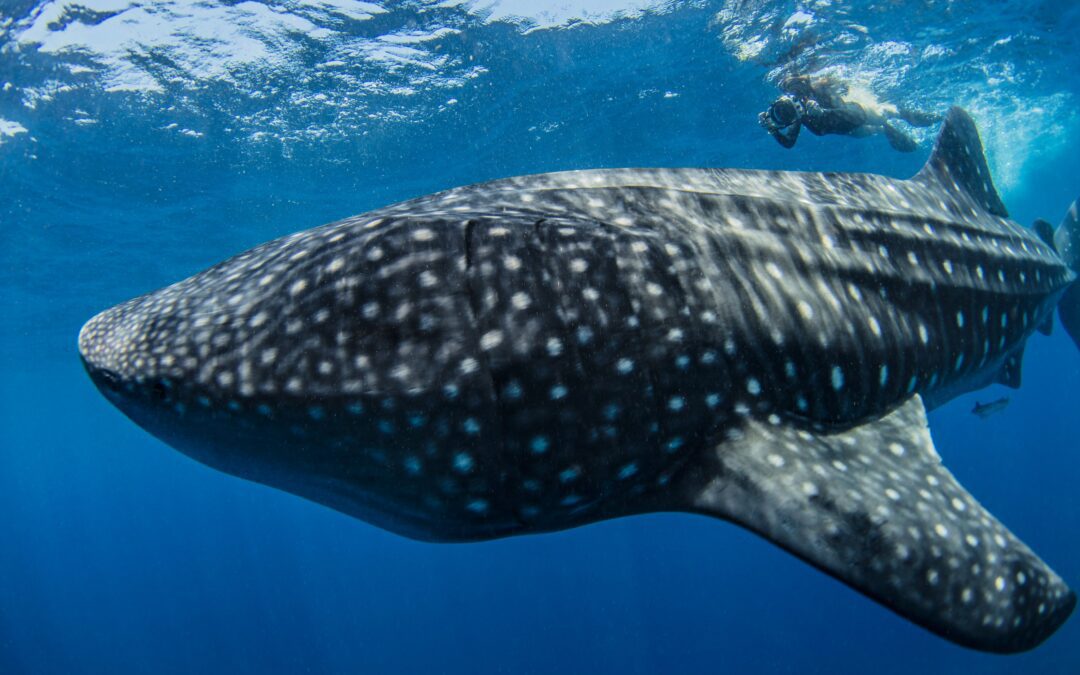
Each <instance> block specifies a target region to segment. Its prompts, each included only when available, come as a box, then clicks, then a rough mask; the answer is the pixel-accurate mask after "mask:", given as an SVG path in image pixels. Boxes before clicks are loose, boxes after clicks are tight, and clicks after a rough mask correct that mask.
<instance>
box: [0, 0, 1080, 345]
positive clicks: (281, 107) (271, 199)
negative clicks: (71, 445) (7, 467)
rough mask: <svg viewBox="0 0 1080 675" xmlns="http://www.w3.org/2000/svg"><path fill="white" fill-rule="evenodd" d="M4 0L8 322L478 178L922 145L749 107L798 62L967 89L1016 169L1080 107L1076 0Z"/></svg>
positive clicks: (58, 317)
mask: <svg viewBox="0 0 1080 675" xmlns="http://www.w3.org/2000/svg"><path fill="white" fill-rule="evenodd" d="M0 11H2V12H5V13H4V14H0V45H2V46H0V178H2V179H3V180H2V185H0V214H2V216H3V219H4V222H5V223H6V225H5V227H4V230H3V233H2V234H0V237H2V239H0V242H2V243H3V245H4V251H3V253H0V256H6V257H7V258H9V259H8V260H7V261H6V262H8V263H9V264H7V265H4V270H3V271H2V272H0V282H2V286H3V290H2V291H0V293H2V294H3V295H0V300H2V301H4V302H5V303H9V304H10V305H11V306H17V307H18V308H19V310H18V311H17V312H16V315H17V316H18V320H17V321H15V322H13V324H11V325H9V326H7V327H5V328H4V329H2V330H4V331H11V330H15V331H21V332H22V333H23V334H28V333H31V332H36V331H37V330H38V329H39V328H40V327H41V326H42V325H43V324H46V325H48V326H51V327H53V328H51V329H47V330H52V329H56V330H57V331H58V332H57V335H60V334H61V333H63V337H64V339H66V338H67V337H70V335H69V333H70V332H71V330H73V328H74V327H75V326H77V321H76V320H75V319H71V318H69V317H76V318H78V317H83V316H85V315H88V314H89V312H90V311H91V310H93V309H95V308H97V307H99V306H101V305H103V304H108V303H109V302H112V301H116V300H120V299H123V298H124V297H127V296H129V295H131V294H133V293H136V292H139V291H143V290H149V289H150V288H152V287H154V286H157V285H160V284H162V283H165V282H168V281H171V280H174V279H175V278H177V277H178V276H180V275H181V274H185V273H189V272H193V271H195V270H196V269H198V268H199V267H200V266H202V265H205V264H209V263H211V262H214V261H215V260H217V259H220V258H221V257H223V256H224V255H227V254H228V253H231V252H235V251H237V250H240V249H241V248H243V247H244V246H247V245H250V244H254V243H257V242H258V241H261V240H263V239H266V238H268V237H269V236H273V235H275V234H279V233H283V232H287V231H292V230H295V229H299V228H301V227H306V226H310V225H314V224H317V223H319V222H322V221H325V220H329V219H331V218H334V217H340V216H344V215H348V214H350V213H354V212H357V211H359V210H362V209H365V208H369V207H373V206H377V205H379V204H381V203H385V202H387V201H390V200H393V199H400V198H405V197H409V196H413V195H415V194H417V193H421V192H425V191H430V190H435V189H439V188H444V187H449V186H452V185H454V184H458V183H462V182H468V181H473V180H483V179H487V178H493V177H497V176H501V175H506V174H512V173H525V172H536V171H544V170H552V169H564V168H582V167H587V166H612V165H669V166H671V165H681V166H689V165H704V166H709V165H713V166H720V165H732V166H763V165H769V166H775V167H781V168H813V169H821V168H836V169H851V168H873V169H875V170H882V171H884V170H888V169H889V168H890V166H891V167H892V169H893V170H894V171H895V172H898V173H900V174H903V173H904V172H906V171H909V170H910V168H911V167H912V166H917V162H916V161H915V160H910V159H908V158H897V159H896V160H895V162H894V164H893V165H882V164H881V163H880V162H878V163H877V164H874V163H873V162H869V161H864V162H863V163H862V164H860V161H859V160H858V156H856V158H855V159H854V160H853V159H852V151H851V149H850V148H851V147H852V146H850V145H844V144H831V145H828V146H826V145H825V144H822V145H821V146H814V147H821V148H822V150H821V151H820V152H819V153H817V154H816V155H808V154H807V153H806V152H803V153H802V154H795V153H790V154H787V155H783V154H780V153H779V152H778V150H777V149H776V148H773V147H771V143H769V142H766V141H767V139H765V138H763V137H762V135H761V132H760V130H759V129H758V128H757V126H756V124H755V122H754V114H755V113H756V111H757V110H759V109H761V107H762V106H763V105H764V104H765V103H767V101H768V100H769V98H770V97H771V96H773V95H774V94H775V89H774V87H773V86H772V83H775V82H777V81H778V80H779V79H780V78H781V77H783V75H785V74H787V73H789V72H808V73H819V72H824V73H831V74H835V75H838V76H839V77H842V78H843V79H845V80H847V81H850V82H853V83H855V84H858V85H862V86H864V87H866V88H868V89H870V90H872V91H873V92H874V93H875V94H876V95H877V96H879V97H881V98H882V99H887V100H890V101H892V102H895V103H903V104H907V105H909V106H913V107H922V108H932V109H942V108H944V107H945V106H946V105H948V104H950V103H959V104H961V105H964V106H966V107H968V108H969V109H970V110H972V111H973V112H974V113H975V114H976V115H977V117H978V118H979V120H980V123H981V126H982V130H983V135H984V138H986V140H987V141H988V145H989V146H990V147H991V151H992V163H993V165H994V170H995V174H996V177H997V180H998V183H999V185H1000V186H1001V187H1002V188H1003V190H1004V191H1006V193H1007V192H1008V190H1009V189H1010V188H1011V187H1013V186H1015V185H1016V184H1018V182H1019V181H1020V180H1021V178H1022V177H1023V173H1024V172H1023V170H1024V167H1025V166H1026V162H1030V161H1033V158H1034V159H1038V158H1039V157H1041V156H1048V155H1053V154H1054V153H1055V152H1058V151H1059V149H1060V147H1061V146H1062V144H1063V142H1064V138H1065V135H1066V132H1067V130H1069V129H1070V128H1074V127H1075V125H1076V122H1077V116H1076V114H1075V112H1074V108H1075V105H1076V100H1077V99H1076V89H1077V87H1076V76H1075V72H1076V70H1077V67H1078V66H1080V58H1078V56H1077V50H1076V49H1075V35H1076V34H1077V30H1078V29H1080V6H1078V4H1077V3H1075V2H1074V1H1073V0H1046V1H1044V2H1034V1H1027V2H1021V1H1019V0H1012V1H1008V2H997V3H993V5H992V9H991V8H989V3H985V2H979V1H970V2H963V1H958V0H953V1H948V0H921V1H906V2H902V1H900V0H895V1H892V2H888V1H887V2H880V1H877V2H869V1H866V2H843V3H841V2H830V1H829V0H820V1H818V2H764V1H761V0H728V1H727V2H667V3H650V2H647V1H645V0H584V1H579V2H571V1H570V0H547V1H546V2H532V1H530V0H511V1H509V2H483V1H481V2H458V1H456V0H446V1H443V2H419V1H412V2H385V3H370V2H356V1H353V0H308V1H301V0H285V1H281V2H274V3H260V2H250V1H249V2H238V3H237V2H214V1H207V0H164V1H162V2H155V3H142V2H132V1H130V0H69V1H63V0H56V1H53V2H42V3H32V2H21V3H20V2H17V1H16V2H14V3H11V2H9V3H8V4H7V9H6V10H0ZM917 134H922V135H921V136H920V138H921V139H922V140H923V141H924V144H925V142H926V141H928V134H929V132H917ZM801 145H805V144H801ZM864 146H865V147H864ZM864 146H859V151H858V152H867V153H870V150H869V148H871V147H872V146H867V145H866V144H864ZM826 148H827V149H826ZM918 154H920V155H922V154H924V153H918ZM870 156H871V155H870V154H867V155H864V156H863V158H864V160H867V158H868V157H870ZM889 161H893V160H891V159H890V160H889ZM920 161H921V158H920ZM763 162H765V164H763ZM1006 196H1007V195H1006ZM118 269H119V270H123V274H119V275H118V274H117V273H116V272H117V270H118ZM57 270H63V271H64V274H63V275H61V276H58V275H57V273H56V271H57ZM73 280H74V281H75V282H77V283H78V287H79V289H80V291H79V293H77V294H73V293H72V291H71V288H72V281H73ZM73 295H75V296H77V297H72V296H73Z"/></svg>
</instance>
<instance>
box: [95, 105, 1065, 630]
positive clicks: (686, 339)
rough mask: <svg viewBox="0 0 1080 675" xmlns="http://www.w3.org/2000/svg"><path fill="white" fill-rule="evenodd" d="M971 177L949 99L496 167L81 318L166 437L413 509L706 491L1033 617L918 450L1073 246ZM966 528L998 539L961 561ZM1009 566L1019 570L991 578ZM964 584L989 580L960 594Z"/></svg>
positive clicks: (917, 609)
mask: <svg viewBox="0 0 1080 675" xmlns="http://www.w3.org/2000/svg"><path fill="white" fill-rule="evenodd" d="M989 181H990V179H989V173H988V171H987V170H986V164H985V161H984V160H983V159H982V150H981V145H980V144H979V141H978V136H977V134H976V133H975V131H974V126H973V124H972V123H971V121H970V119H969V118H968V117H967V116H966V114H964V113H963V112H962V111H958V110H954V111H953V112H952V113H950V116H949V120H948V121H947V123H946V125H945V127H944V129H943V131H942V135H941V138H940V140H939V143H938V146H937V148H936V150H935V152H934V154H933V155H932V156H931V159H930V162H929V163H928V164H927V168H926V169H924V170H923V172H921V173H920V174H919V176H917V177H916V178H914V179H912V180H909V181H903V180H894V179H890V178H885V177H881V176H873V175H856V174H809V173H782V172H761V171H737V170H694V169H685V170H670V169H652V170H605V171H576V172H566V173H556V174H544V175H539V176H527V177H520V178H510V179H506V180H500V181H494V182H490V183H484V184H481V185H475V186H469V187H464V188H459V189H455V190H450V191H448V192H443V193H439V194H435V195H430V196H426V197H421V198H418V199H414V200H411V201H408V202H403V203H401V204H396V205H392V206H389V207H386V208H383V209H379V210H377V211H373V212H370V213H367V214H364V215H362V216H357V217H355V218H350V219H347V220H344V221H340V222H337V223H332V224H329V225H326V226H323V227H320V228H315V229H313V230H308V231H305V232H301V233H298V234H294V235H291V236H288V237H284V238H282V239H278V240H275V241H272V242H269V243H267V244H264V245H262V246H259V247H257V248H255V249H252V250H251V251H248V252H246V253H242V254H240V255H239V256H236V257H234V258H231V259H229V260H227V261H225V262H223V263H221V264H219V265H217V266H215V267H212V268H210V269H208V270H206V271H205V272H202V273H200V274H197V275H195V276H194V277H191V278H189V279H186V280H184V281H181V282H179V283H177V284H174V285H172V286H169V287H167V288H164V289H162V290H159V291H156V292H154V293H150V294H148V295H145V296H142V297H140V298H136V299H134V300H131V301H129V302H127V303H124V304H121V305H118V306H116V307H114V308H112V309H110V310H107V311H105V312H103V313H101V314H99V315H98V316H96V317H94V318H93V319H91V320H90V321H89V322H88V323H87V324H86V326H84V328H83V330H82V332H81V334H80V337H79V348H80V352H81V354H82V358H83V360H84V363H85V364H86V367H87V370H88V371H89V373H90V375H91V377H92V378H93V379H94V381H95V382H96V383H97V384H98V386H99V388H100V389H101V390H102V392H103V393H104V394H105V395H106V396H107V397H108V398H109V399H110V400H111V401H112V402H113V403H115V404H116V405H117V406H118V407H119V408H120V409H121V410H123V411H124V413H125V414H127V415H128V416H129V417H131V418H132V419H133V420H134V421H136V422H137V423H138V424H140V425H142V426H143V427H145V428H147V429H148V430H150V431H151V432H152V433H154V434H156V435H157V436H159V437H160V438H162V439H163V440H165V441H166V442H168V443H170V444H172V445H174V446H175V447H177V448H178V449H180V450H181V451H183V452H185V453H187V454H189V455H191V456H192V457H194V458H196V459H198V460H200V461H202V462H204V463H206V464H208V465H210V466H214V467H216V468H219V469H221V470H224V471H227V472H229V473H232V474H235V475H238V476H241V477H244V478H248V479H250V480H255V481H259V482H262V483H265V484H268V485H272V486H275V487H279V488H281V489H284V490H288V491H290V492H293V493H296V494H299V495H302V496H305V497H307V498H309V499H312V500H314V501H318V502H320V503H323V504H326V505H328V506H331V507H333V508H335V509H338V510H340V511H343V512H345V513H348V514H351V515H353V516H356V517H359V518H362V519H364V520H367V521H369V522H372V523H374V524H376V525H379V526H381V527H384V528H387V529H391V530H393V531H396V532H399V533H401V534H404V535H407V536H410V537H415V538H420V539H426V540H434V541H471V540H478V539H487V538H492V537H499V536H506V535H512V534H523V533H530V532H543V531H550V530H557V529H562V528H567V527H573V526H576V525H581V524H584V523H588V522H593V521H596V520H601V519H604V518H611V517H616V516H623V515H628V514H633V513H641V512H648V511H657V510H682V511H696V512H704V513H710V514H711V515H714V516H718V517H722V518H726V519H729V520H732V521H734V522H737V523H740V524H742V525H744V526H746V527H749V528H751V529H754V530H755V531H758V532H760V533H762V534H764V535H765V536H766V537H768V538H770V539H772V540H773V541H776V542H777V543H779V544H780V545H782V546H784V547H786V548H788V549H790V550H792V551H793V552H795V553H796V554H798V555H800V556H802V557H804V558H806V559H807V560H809V561H810V562H812V563H813V564H815V565H817V566H819V567H821V568H823V569H825V570H826V571H828V572H830V573H832V574H834V575H836V576H837V577H839V578H841V579H843V580H845V581H846V582H847V583H849V584H851V585H853V586H855V587H856V588H858V589H860V590H862V591H863V592H865V593H867V594H868V595H870V596H871V597H874V598H876V599H878V600H880V601H882V602H884V603H885V604H887V605H889V606H891V607H893V608H894V609H896V610H897V611H898V612H900V613H901V614H903V615H905V616H907V617H909V618H911V619H912V620H914V621H916V622H917V623H919V624H921V625H923V626H926V627H927V628H929V629H931V630H934V631H936V632H938V633H940V634H942V635H944V636H946V637H948V638H950V639H953V640H956V641H958V642H961V643H963V644H967V645H969V646H973V647H977V648H980V649H987V650H992V651H1016V650H1021V649H1027V648H1030V647H1032V646H1034V645H1036V644H1038V643H1039V642H1041V641H1042V640H1043V639H1045V638H1046V637H1047V636H1049V634H1050V633H1052V632H1053V630H1054V629H1056V627H1057V626H1058V625H1060V623H1061V622H1062V621H1064V619H1065V617H1066V616H1067V615H1068V613H1069V611H1071V608H1072V605H1073V603H1074V602H1075V600H1074V598H1073V595H1072V593H1071V591H1069V590H1068V589H1067V587H1066V586H1065V585H1064V583H1063V582H1062V581H1061V579H1060V578H1058V577H1057V576H1056V575H1054V573H1053V572H1052V571H1051V570H1050V569H1049V568H1047V567H1046V566H1045V564H1043V563H1042V562H1041V561H1040V560H1039V559H1038V558H1037V557H1035V556H1034V554H1032V553H1030V551H1028V550H1027V549H1026V548H1025V547H1024V546H1023V544H1021V543H1020V542H1019V541H1017V540H1016V539H1015V538H1013V537H1012V535H1011V534H1008V532H1007V531H1006V530H1005V529H1004V528H1003V527H1001V526H1000V525H999V524H997V522H996V521H993V520H992V519H991V518H990V517H989V516H988V515H985V513H984V512H983V511H982V510H981V507H978V504H977V503H976V502H975V501H974V499H973V498H971V497H970V495H968V494H967V493H966V492H964V491H963V489H962V488H960V487H959V485H956V484H955V482H954V481H952V479H951V477H948V480H946V477H947V472H944V469H941V468H940V467H939V466H938V465H937V464H934V465H933V466H931V467H927V466H926V462H927V461H928V460H926V457H928V456H929V453H931V452H932V451H933V445H932V443H931V442H930V439H929V435H928V434H927V433H926V429H925V418H924V417H923V415H924V413H923V403H922V402H923V400H925V401H927V403H929V404H930V405H934V404H937V403H940V402H942V401H945V400H948V399H949V398H951V397H953V396H955V395H956V394H958V393H960V392H963V391H967V390H971V389H974V388H977V387H980V386H982V385H984V384H987V383H989V382H991V381H994V380H1004V381H1011V382H1014V383H1018V382H1017V381H1016V378H1018V373H1019V359H1020V355H1021V353H1022V349H1023V346H1024V343H1025V341H1026V339H1027V337H1028V336H1029V335H1031V333H1032V331H1033V330H1034V329H1035V326H1036V325H1038V324H1040V323H1042V322H1043V320H1044V319H1045V318H1046V317H1047V316H1049V315H1050V313H1051V312H1052V311H1053V309H1054V306H1055V303H1056V301H1057V299H1058V297H1059V296H1060V295H1061V294H1062V292H1064V291H1065V289H1066V288H1067V287H1068V286H1069V285H1070V284H1071V283H1072V281H1073V279H1074V278H1075V275H1074V274H1073V272H1072V271H1070V269H1069V268H1068V266H1067V265H1066V264H1064V262H1063V261H1062V259H1061V258H1060V257H1059V256H1058V255H1057V254H1056V253H1055V251H1054V250H1053V248H1051V247H1050V246H1048V245H1046V244H1044V243H1043V242H1042V241H1041V240H1040V239H1039V238H1038V237H1036V236H1034V235H1033V234H1032V233H1030V232H1029V231H1028V230H1026V229H1025V228H1022V227H1020V226H1018V225H1016V224H1015V223H1013V222H1011V221H1009V220H1008V219H1007V214H1006V213H1005V211H1004V207H1003V206H1002V205H1001V203H1000V200H999V199H997V195H996V192H994V190H993V186H992V184H991V183H990V182H989ZM847 439H853V441H852V442H851V445H845V443H848V440H847ZM895 443H903V444H905V445H910V446H911V447H912V448H913V449H914V448H917V449H919V452H914V451H913V452H912V453H909V454H908V455H906V457H907V459H905V457H903V456H896V455H893V454H890V453H889V448H890V447H892V445H893V444H895ZM789 445H790V446H792V447H794V449H792V447H789ZM800 447H801V448H802V450H799V448H800ZM795 452H804V453H806V454H805V458H801V457H802V456H800V457H796V456H795V455H793V454H791V453H795ZM934 456H935V457H936V453H935V454H934ZM773 458H779V460H780V461H781V463H780V464H777V463H776V461H775V460H774V459H773ZM917 458H918V459H917ZM826 460H828V461H826ZM935 461H936V460H935ZM920 462H921V463H920ZM840 463H842V464H843V465H844V466H845V469H840V468H838V464H840ZM819 469H820V470H822V471H824V473H820V471H819ZM928 471H929V472H930V473H932V474H933V475H934V476H935V479H936V480H939V481H940V483H939V485H933V486H929V487H926V486H923V485H921V484H920V481H921V480H923V478H924V477H925V475H929V474H928V473H927V472H928ZM807 485H810V486H812V487H810V488H808V487H806V486H807ZM931 488H934V489H933V490H931ZM920 490H928V491H929V493H928V494H929V496H922V494H921V492H920ZM894 493H895V494H898V495H900V500H901V501H902V502H903V504H896V505H892V506H890V508H889V511H888V513H887V514H884V515H882V514H881V513H879V511H877V510H876V509H878V507H881V506H883V505H885V506H888V505H889V504H890V502H892V501H896V500H892V499H891V495H892V494H894ZM735 495H742V497H740V498H739V499H735V500H733V496H735ZM954 499H955V500H960V502H961V503H963V504H964V505H965V508H967V509H969V510H966V511H964V510H961V511H957V510H955V509H952V510H950V509H951V506H950V505H951V504H952V503H953V502H952V500H954ZM793 509H794V510H793ZM836 523H841V524H844V525H843V527H840V529H838V530H837V531H836V532H835V533H833V534H830V532H832V529H830V528H831V525H833V524H836ZM937 525H941V526H942V527H944V528H946V529H947V532H948V534H946V535H942V537H943V539H944V540H945V541H943V542H940V543H935V542H934V539H933V537H932V534H933V533H934V532H935V531H936V527H937ZM845 528H846V529H845ZM913 532H914V534H913ZM871 535H872V536H871ZM968 535H970V536H972V537H976V538H978V539H979V541H980V542H982V541H991V540H994V541H996V540H995V539H994V537H995V536H1001V537H1003V538H1005V541H1006V549H1007V550H1008V551H1010V552H1011V553H1009V554H1008V555H1006V554H1005V553H1004V552H1003V553H1002V554H1001V556H1000V561H1001V563H1000V565H999V564H996V563H995V564H991V563H990V562H989V561H985V562H980V563H979V565H980V568H979V571H978V572H976V571H974V570H973V568H972V564H974V563H972V562H971V560H970V559H969V558H970V556H969V557H964V558H961V557H959V552H965V553H970V552H969V551H968V550H967V549H966V548H964V546H963V545H962V543H963V541H962V539H958V537H959V538H963V537H966V536H968ZM885 543H888V544H889V545H888V546H886V545H885ZM946 543H947V544H948V545H947V546H946V545H945V544H946ZM897 546H903V547H904V550H906V551H908V552H909V555H908V556H900V555H898V553H897V551H898V549H897ZM972 555H975V554H972ZM942 556H944V558H942ZM939 558H942V559H943V560H944V563H942V562H941V561H940V560H938V559H939ZM953 558H956V561H957V564H956V565H953V564H952V560H953ZM931 570H933V571H934V573H935V574H936V575H938V576H937V579H938V582H940V583H923V582H919V583H915V580H916V579H917V578H920V575H922V577H921V578H923V579H925V577H926V575H927V574H930V571H931ZM1018 572H1022V573H1023V574H1024V576H1025V578H1027V579H1031V580H1032V585H1031V586H1028V587H1026V588H1025V589H1024V590H1023V593H1022V594H1021V592H1020V591H1019V590H1018V589H1017V588H1016V587H1015V586H1014V585H1013V584H1011V583H1010V584H1009V585H1007V586H1006V588H1005V590H1000V589H996V588H994V586H995V583H996V580H997V578H998V577H999V576H1000V577H1002V578H1005V577H1006V576H1008V578H1014V577H1015V576H1016V574H1017V573H1018ZM1009 575H1011V576H1009ZM964 588H970V589H971V591H972V593H980V594H983V595H980V596H979V597H980V598H984V599H983V600H980V601H979V602H973V603H971V604H970V605H966V604H962V606H961V607H960V608H959V609H957V607H956V606H955V603H954V598H953V595H955V592H957V591H958V589H960V590H962V589H964ZM986 593H991V594H993V593H1004V594H1005V595H993V596H992V597H991V598H990V599H985V594H986ZM1021 605H1022V607H1021ZM1039 607H1041V608H1042V609H1041V610H1040V609H1039ZM1008 608H1011V609H1008ZM988 616H989V619H988V620H987V617H988ZM986 621H988V623H985V622H986Z"/></svg>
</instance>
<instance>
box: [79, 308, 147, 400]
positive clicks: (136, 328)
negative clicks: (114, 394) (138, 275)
mask: <svg viewBox="0 0 1080 675" xmlns="http://www.w3.org/2000/svg"><path fill="white" fill-rule="evenodd" d="M135 309H136V308H135V307H133V306H132V303H125V304H122V305H117V306H115V307H111V308H109V309H107V310H105V311H103V312H101V313H99V314H97V315H96V316H94V317H93V318H91V319H90V320H89V321H87V322H86V323H85V324H84V325H83V327H82V330H80V331H79V356H81V357H82V361H83V364H84V366H85V367H86V370H87V371H88V372H89V373H90V375H91V376H92V377H93V378H94V379H95V381H98V383H99V384H104V385H111V387H112V388H115V387H119V386H120V385H121V384H122V383H123V382H125V381H128V380H131V379H135V378H137V377H139V375H140V372H139V371H140V370H141V369H142V363H141V362H142V361H143V359H142V358H141V357H140V356H139V352H140V350H141V347H142V345H143V344H144V343H145V340H146V337H145V335H146V334H145V330H144V328H143V324H144V321H143V318H142V317H141V316H140V313H139V312H138V311H135Z"/></svg>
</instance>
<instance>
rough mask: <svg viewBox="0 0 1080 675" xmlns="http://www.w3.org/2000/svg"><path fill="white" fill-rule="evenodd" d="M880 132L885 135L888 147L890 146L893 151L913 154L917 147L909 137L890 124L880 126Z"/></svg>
mask: <svg viewBox="0 0 1080 675" xmlns="http://www.w3.org/2000/svg"><path fill="white" fill-rule="evenodd" d="M881 130H882V131H883V132H884V133H885V138H887V139H889V145H891V146H892V147H893V149H894V150H898V151H900V152H914V151H915V148H916V147H918V146H917V145H916V144H915V140H914V139H913V138H911V136H908V135H907V134H905V133H904V132H903V131H900V130H899V129H897V128H896V127H894V126H893V125H892V124H891V123H890V122H886V123H885V124H883V125H881Z"/></svg>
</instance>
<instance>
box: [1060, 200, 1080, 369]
mask: <svg viewBox="0 0 1080 675" xmlns="http://www.w3.org/2000/svg"><path fill="white" fill-rule="evenodd" d="M1054 248H1056V249H1057V252H1058V255H1060V256H1061V257H1062V259H1063V260H1064V261H1065V262H1066V263H1067V264H1068V265H1069V267H1071V268H1072V270H1073V271H1074V272H1076V273H1077V274H1080V199H1077V200H1076V201H1074V202H1073V203H1072V206H1070V207H1069V210H1068V212H1066V214H1065V218H1064V219H1062V221H1061V224H1060V225H1058V229H1057V232H1055V233H1054ZM1058 316H1059V317H1060V318H1061V325H1063V326H1065V332H1066V333H1068V334H1069V337H1071V338H1072V339H1073V343H1074V344H1075V345H1076V348H1077V349H1080V281H1074V282H1073V285H1072V286H1070V287H1069V289H1068V290H1067V291H1065V294H1064V295H1063V296H1061V300H1060V301H1058Z"/></svg>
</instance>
